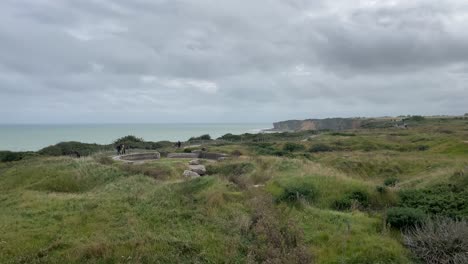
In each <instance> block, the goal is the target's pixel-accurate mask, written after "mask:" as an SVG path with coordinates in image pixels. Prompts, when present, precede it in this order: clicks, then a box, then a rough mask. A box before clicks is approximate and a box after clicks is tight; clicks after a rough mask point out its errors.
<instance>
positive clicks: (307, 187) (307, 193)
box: [276, 181, 318, 203]
mask: <svg viewBox="0 0 468 264" xmlns="http://www.w3.org/2000/svg"><path fill="white" fill-rule="evenodd" d="M283 188H284V190H283V192H282V193H281V194H280V195H279V196H278V197H277V198H276V201H277V202H288V203H295V202H298V201H301V200H305V201H313V200H315V198H317V196H318V189H317V187H315V185H314V184H312V183H310V182H301V181H295V182H291V183H289V184H288V185H286V186H283Z"/></svg>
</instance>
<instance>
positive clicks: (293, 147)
mask: <svg viewBox="0 0 468 264" xmlns="http://www.w3.org/2000/svg"><path fill="white" fill-rule="evenodd" d="M304 150H305V147H304V145H301V144H298V143H293V142H287V143H285V144H284V146H283V151H286V152H296V151H304Z"/></svg>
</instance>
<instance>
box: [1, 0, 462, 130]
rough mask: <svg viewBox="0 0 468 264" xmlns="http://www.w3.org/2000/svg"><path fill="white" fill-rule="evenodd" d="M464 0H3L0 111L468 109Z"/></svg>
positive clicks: (225, 118)
mask: <svg viewBox="0 0 468 264" xmlns="http://www.w3.org/2000/svg"><path fill="white" fill-rule="evenodd" d="M467 28H468V2H466V1H465V0H446V1H440V0H406V1H403V0H379V1H377V0H366V1H364V0H358V1H349V0H333V1H332V0H330V1H325V0H321V1H305V0H284V1H279V0H275V1H273V0H257V1H238V0H237V1H235V0H226V1H222V2H219V1H216V0H197V1H191V0H133V1H127V0H83V1H59V0H3V1H1V3H0V98H1V102H2V103H1V104H0V123H37V122H46V123H63V122H255V121H262V122H263V121H268V122H269V121H275V120H282V119H289V118H312V117H331V116H377V115H395V114H462V113H465V112H468V107H467V106H468V103H467V102H468V87H467V83H468V82H467V81H468V34H466V29H467Z"/></svg>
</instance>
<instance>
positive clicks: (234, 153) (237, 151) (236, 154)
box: [231, 149, 242, 157]
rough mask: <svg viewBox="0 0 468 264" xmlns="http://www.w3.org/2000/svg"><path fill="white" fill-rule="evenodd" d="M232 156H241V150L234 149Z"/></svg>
mask: <svg viewBox="0 0 468 264" xmlns="http://www.w3.org/2000/svg"><path fill="white" fill-rule="evenodd" d="M231 156H233V157H240V156H242V152H241V151H240V150H237V149H236V150H233V151H232V152H231Z"/></svg>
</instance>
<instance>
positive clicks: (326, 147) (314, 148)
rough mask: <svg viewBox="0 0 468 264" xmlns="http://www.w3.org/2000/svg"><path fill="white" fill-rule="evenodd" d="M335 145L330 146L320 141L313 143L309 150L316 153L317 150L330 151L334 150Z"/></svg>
mask: <svg viewBox="0 0 468 264" xmlns="http://www.w3.org/2000/svg"><path fill="white" fill-rule="evenodd" d="M333 150H334V149H333V147H332V146H329V145H326V144H322V143H319V144H315V145H313V146H312V147H310V148H309V152H312V153H316V152H329V151H333Z"/></svg>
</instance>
